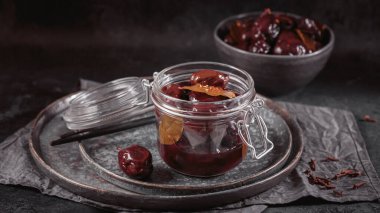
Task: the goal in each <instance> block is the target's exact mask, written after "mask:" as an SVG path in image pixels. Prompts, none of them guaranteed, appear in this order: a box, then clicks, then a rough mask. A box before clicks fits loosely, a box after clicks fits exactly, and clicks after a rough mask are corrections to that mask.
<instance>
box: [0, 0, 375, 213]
mask: <svg viewBox="0 0 380 213" xmlns="http://www.w3.org/2000/svg"><path fill="white" fill-rule="evenodd" d="M266 7H270V8H272V10H275V11H286V12H292V13H295V14H299V15H302V16H307V17H311V18H315V19H318V20H319V21H321V22H322V23H326V24H328V25H329V26H330V27H331V28H333V29H334V31H335V34H336V45H335V49H334V51H333V54H332V57H331V58H330V60H329V62H328V64H327V66H326V67H325V69H324V70H323V71H322V72H321V73H320V75H319V76H318V77H317V78H316V79H315V80H314V81H313V82H312V83H311V84H310V85H308V86H307V87H305V88H304V89H301V90H299V91H296V92H294V93H292V94H288V95H285V96H282V97H276V98H275V100H283V101H291V102H298V103H304V104H312V105H320V106H329V107H336V108H342V109H347V110H350V111H352V112H353V113H354V114H355V116H356V117H357V118H358V123H359V127H360V129H361V131H362V134H363V137H364V138H365V140H366V142H367V148H368V151H369V154H370V157H371V159H372V161H373V163H374V165H375V168H376V170H377V171H378V172H379V171H380V144H379V142H380V134H379V132H380V125H379V123H380V122H377V123H374V124H373V123H364V122H362V121H360V120H359V119H360V118H361V117H362V116H363V115H365V114H369V115H371V116H372V117H374V118H375V119H377V120H378V121H380V83H379V80H380V70H379V68H380V41H379V38H380V13H379V11H380V2H379V1H376V0H372V1H371V0H365V1H353V0H346V1H337V0H320V1H305V0H297V1H296V0H291V1H289V0H287V1H280V0H272V1H268V0H260V1H253V0H250V1H241V0H239V1H236V0H235V1H227V0H219V1H217V0H214V1H179V0H172V1H137V0H136V1H131V0H110V1H100V0H77V1H74V0H66V1H64V0H62V1H58V0H14V1H12V0H0V97H1V101H0V141H2V140H4V139H5V138H6V137H7V136H9V135H10V134H12V133H13V132H14V131H16V130H17V129H18V128H21V127H22V126H24V125H25V124H27V123H28V122H29V121H30V120H32V119H33V118H34V117H35V116H36V114H37V113H38V112H39V111H40V110H41V109H43V108H44V107H45V106H46V105H47V104H48V103H50V102H52V101H53V100H55V99H57V98H59V97H61V96H63V95H65V94H67V93H69V92H71V91H74V90H75V89H76V88H77V83H78V79H79V78H86V79H92V80H97V81H101V82H106V81H109V80H112V79H115V78H120V77H125V76H131V75H138V76H142V75H151V74H152V73H153V72H154V71H159V70H161V69H162V68H165V67H167V66H169V65H173V64H177V63H181V62H187V61H195V60H211V61H220V59H219V58H218V56H217V54H216V50H215V47H214V43H213V39H212V31H213V28H214V27H215V26H216V24H217V23H218V22H219V21H220V20H222V19H224V18H225V17H227V16H230V15H234V14H238V13H243V12H251V11H260V10H263V9H264V8H266ZM259 92H260V91H259ZM0 209H1V210H0V211H5V212H14V211H20V212H29V211H30V212H33V211H35V212H52V211H53V212H65V211H73V212H74V211H75V212H76V211H82V212H96V211H101V210H99V209H96V208H92V207H88V206H85V205H81V204H77V203H74V202H71V201H66V200H62V199H58V198H55V197H49V196H45V195H42V194H40V193H39V192H37V191H35V190H33V189H29V188H24V187H18V186H4V185H0ZM305 210H307V211H313V212H319V211H321V212H338V211H341V212H352V211H365V212H367V211H369V212H371V211H373V212H376V211H377V212H379V211H380V205H379V204H378V203H368V202H366V203H359V204H332V203H326V202H324V201H320V200H317V199H313V198H305V199H302V200H301V201H297V202H295V203H292V204H288V205H281V206H274V207H271V208H269V209H268V210H267V211H268V212H284V211H285V212H303V211H305Z"/></svg>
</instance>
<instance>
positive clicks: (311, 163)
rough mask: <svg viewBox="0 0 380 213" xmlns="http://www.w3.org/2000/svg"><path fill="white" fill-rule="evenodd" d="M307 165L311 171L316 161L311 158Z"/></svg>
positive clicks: (313, 169)
mask: <svg viewBox="0 0 380 213" xmlns="http://www.w3.org/2000/svg"><path fill="white" fill-rule="evenodd" d="M309 166H310V169H311V170H312V171H315V167H316V161H315V160H314V159H311V160H310V162H309Z"/></svg>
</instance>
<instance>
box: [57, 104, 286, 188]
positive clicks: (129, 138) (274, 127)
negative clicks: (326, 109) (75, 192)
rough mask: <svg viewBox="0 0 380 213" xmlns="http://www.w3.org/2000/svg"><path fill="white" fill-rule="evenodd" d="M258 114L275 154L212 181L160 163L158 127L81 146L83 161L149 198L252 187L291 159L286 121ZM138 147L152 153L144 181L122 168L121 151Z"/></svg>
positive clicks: (255, 132)
mask: <svg viewBox="0 0 380 213" xmlns="http://www.w3.org/2000/svg"><path fill="white" fill-rule="evenodd" d="M259 114H260V115H261V116H262V117H263V118H264V119H265V122H266V124H267V127H268V138H270V139H271V140H272V141H273V143H274V144H275V146H274V148H273V150H272V151H271V152H270V153H268V154H267V155H266V156H265V157H263V158H262V159H260V160H253V159H252V158H251V157H250V156H249V155H247V158H246V159H245V160H244V161H243V162H242V163H240V164H239V165H238V166H237V167H236V168H234V169H232V170H231V171H229V172H227V173H225V174H224V175H220V176H216V177H210V178H196V177H189V176H186V175H183V174H180V173H177V172H175V171H174V170H173V169H170V168H169V167H168V166H167V165H166V164H165V163H164V162H163V160H161V158H160V155H159V153H158V150H157V148H156V146H157V145H156V143H157V138H156V135H157V131H156V126H155V124H150V125H146V126H142V127H138V128H134V129H130V130H127V131H123V132H121V133H117V134H110V135H106V136H102V137H97V138H95V139H91V140H87V141H86V140H85V141H82V142H81V143H79V150H80V153H81V155H82V158H83V160H84V161H85V162H86V163H88V164H89V165H90V167H91V168H93V169H94V171H95V172H96V173H97V174H98V175H99V176H101V177H102V178H104V179H105V180H107V181H109V182H111V183H113V184H115V185H117V186H120V187H121V188H124V189H127V190H130V191H134V192H139V193H147V194H157V195H186V194H200V193H209V192H215V191H220V190H226V189H231V188H234V187H239V186H242V185H246V184H250V183H252V182H254V181H257V180H259V179H262V178H265V177H268V176H269V175H271V174H274V173H276V172H277V171H279V170H280V169H281V168H282V167H283V166H284V164H285V162H286V160H287V159H288V157H289V154H290V152H291V148H292V135H291V132H290V129H289V127H288V125H287V124H286V122H285V121H284V119H283V118H282V117H281V116H280V115H278V114H276V113H275V112H273V111H272V110H270V109H268V108H262V109H261V111H260V112H259ZM53 126H54V128H59V129H66V128H65V124H64V123H62V122H60V123H55V124H54V125H53ZM252 130H253V131H252V132H251V135H253V137H256V138H259V137H260V134H259V131H258V128H256V129H254V128H252ZM131 144H139V145H142V146H144V147H146V148H148V149H149V150H150V152H151V153H152V157H153V167H154V170H153V173H152V175H151V176H150V178H149V179H147V180H144V181H139V180H135V179H132V178H128V176H127V175H125V174H124V173H123V172H122V171H121V170H120V168H119V164H118V159H117V154H118V151H117V149H118V148H124V147H126V146H128V145H131Z"/></svg>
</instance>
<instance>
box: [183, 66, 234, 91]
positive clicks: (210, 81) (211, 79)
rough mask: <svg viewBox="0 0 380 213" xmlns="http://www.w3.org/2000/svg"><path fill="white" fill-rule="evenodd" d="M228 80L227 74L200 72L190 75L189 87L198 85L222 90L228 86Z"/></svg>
mask: <svg viewBox="0 0 380 213" xmlns="http://www.w3.org/2000/svg"><path fill="white" fill-rule="evenodd" d="M228 80H229V77H228V75H227V74H224V73H221V72H218V71H215V70H200V71H198V72H194V73H193V74H192V75H191V78H190V83H191V85H194V84H197V83H199V84H202V85H208V86H214V87H221V88H223V89H224V88H226V86H227V84H228Z"/></svg>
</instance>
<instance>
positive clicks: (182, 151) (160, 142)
mask: <svg viewBox="0 0 380 213" xmlns="http://www.w3.org/2000/svg"><path fill="white" fill-rule="evenodd" d="M201 69H212V70H216V71H219V72H223V73H226V74H228V75H229V77H230V80H229V83H228V86H227V87H228V89H229V90H232V91H234V92H235V93H237V94H238V96H237V97H235V98H231V99H227V100H222V101H217V102H192V101H186V100H181V99H177V98H174V97H171V96H168V95H166V94H164V93H163V92H162V88H163V87H164V86H166V85H169V84H172V83H181V82H188V81H189V79H190V76H191V75H192V73H193V72H196V71H199V70H201ZM151 89H152V95H151V101H152V102H153V104H154V107H155V115H156V126H157V146H158V150H159V153H160V155H161V158H162V159H163V160H164V161H165V162H166V164H167V165H169V166H170V167H171V168H173V169H174V170H176V171H178V172H180V173H183V174H186V175H191V176H198V177H209V176H216V175H221V174H223V173H225V172H227V171H229V170H231V169H232V168H234V167H236V166H237V165H238V164H239V163H241V162H242V161H243V160H244V158H245V157H246V156H247V152H248V149H250V152H251V154H252V157H253V158H254V159H260V158H262V157H263V156H264V155H266V154H267V153H268V152H269V151H271V150H272V149H273V143H272V142H271V141H270V140H269V139H268V138H267V129H266V126H265V123H264V121H263V119H262V118H261V117H260V116H259V115H258V114H257V113H256V112H255V110H256V109H257V108H258V107H261V106H262V105H263V104H264V102H263V101H262V100H260V99H257V98H256V99H255V95H256V92H255V89H254V82H253V79H252V77H251V76H250V75H249V74H248V73H247V72H245V71H243V70H241V69H238V68H236V67H233V66H229V65H226V64H221V63H215V62H191V63H184V64H179V65H175V66H172V67H169V68H166V69H164V70H162V71H161V72H159V73H155V74H154V81H153V82H152V83H151ZM250 128H259V131H260V134H261V137H260V138H251V134H250ZM254 144H255V145H254ZM257 146H259V147H261V148H262V149H261V150H260V153H258V151H257ZM255 147H256V148H255Z"/></svg>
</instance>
